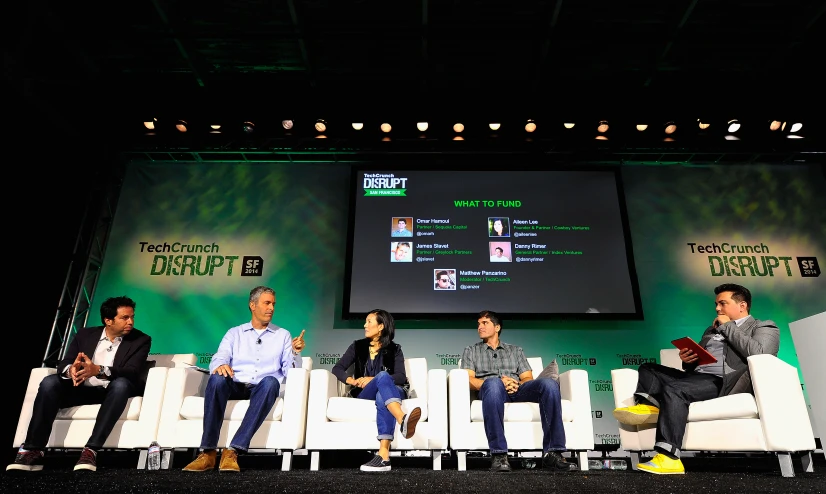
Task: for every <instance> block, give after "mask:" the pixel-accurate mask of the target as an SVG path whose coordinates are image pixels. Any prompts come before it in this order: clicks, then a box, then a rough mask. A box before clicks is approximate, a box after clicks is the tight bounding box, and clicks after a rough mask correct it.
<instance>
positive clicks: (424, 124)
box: [388, 122, 427, 132]
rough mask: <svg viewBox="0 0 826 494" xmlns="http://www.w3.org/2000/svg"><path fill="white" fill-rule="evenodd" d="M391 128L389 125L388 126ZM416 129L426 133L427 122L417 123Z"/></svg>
mask: <svg viewBox="0 0 826 494" xmlns="http://www.w3.org/2000/svg"><path fill="white" fill-rule="evenodd" d="M388 127H389V125H388ZM416 128H417V129H419V132H424V131H426V130H427V122H417V123H416Z"/></svg>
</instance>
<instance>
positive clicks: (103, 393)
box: [23, 374, 138, 450]
mask: <svg viewBox="0 0 826 494" xmlns="http://www.w3.org/2000/svg"><path fill="white" fill-rule="evenodd" d="M137 394H138V393H137V390H136V389H135V386H134V385H133V384H132V383H131V382H130V381H129V380H128V379H126V378H124V377H119V378H117V379H114V380H113V381H111V382H110V383H109V386H107V387H105V388H104V387H103V386H84V385H80V386H75V385H74V384H73V383H72V380H71V379H63V378H61V377H60V376H59V375H57V374H52V375H50V376H46V378H45V379H43V380H42V381H40V387H39V388H38V390H37V397H36V398H35V399H34V409H33V410H32V419H31V421H30V422H29V430H28V432H27V433H26V440H25V441H24V442H23V449H39V450H42V449H44V448H45V447H46V443H47V442H48V441H49V435H50V434H51V432H52V425H53V424H54V421H55V418H56V417H57V412H58V411H59V410H60V409H61V408H67V407H75V406H80V405H97V404H100V410H99V411H98V416H97V418H96V419H95V426H94V428H93V429H92V435H91V436H90V437H89V440H88V441H87V442H86V447H87V448H91V449H94V450H99V449H101V448H103V443H104V442H106V438H108V437H109V434H110V433H111V432H112V429H114V427H115V424H116V423H117V422H118V418H119V417H120V415H121V414H122V413H123V409H124V408H126V401H127V400H128V399H129V398H131V397H132V396H137Z"/></svg>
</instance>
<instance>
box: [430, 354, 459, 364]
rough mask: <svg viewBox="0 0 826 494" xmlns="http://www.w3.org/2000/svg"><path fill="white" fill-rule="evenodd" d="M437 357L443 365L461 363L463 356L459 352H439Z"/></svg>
mask: <svg viewBox="0 0 826 494" xmlns="http://www.w3.org/2000/svg"><path fill="white" fill-rule="evenodd" d="M436 358H438V359H439V361H440V362H441V365H459V361H460V360H462V356H461V355H459V354H458V353H437V354H436Z"/></svg>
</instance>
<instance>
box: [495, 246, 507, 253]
mask: <svg viewBox="0 0 826 494" xmlns="http://www.w3.org/2000/svg"><path fill="white" fill-rule="evenodd" d="M493 250H499V251H502V252H505V249H503V248H502V247H497V248H495V249H493Z"/></svg>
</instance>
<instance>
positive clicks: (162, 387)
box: [131, 367, 169, 448]
mask: <svg viewBox="0 0 826 494" xmlns="http://www.w3.org/2000/svg"><path fill="white" fill-rule="evenodd" d="M168 373H169V368H167V367H153V368H152V369H149V372H148V373H147V375H146V387H145V388H144V391H143V398H142V401H141V411H140V415H139V416H138V424H139V427H140V431H141V432H140V434H136V435H135V436H134V438H135V441H139V442H137V443H134V444H132V446H131V447H132V448H146V447H149V443H151V442H152V441H154V440H155V439H157V437H158V427H159V426H160V420H161V410H162V408H163V399H164V394H165V393H166V377H167V374H168Z"/></svg>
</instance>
